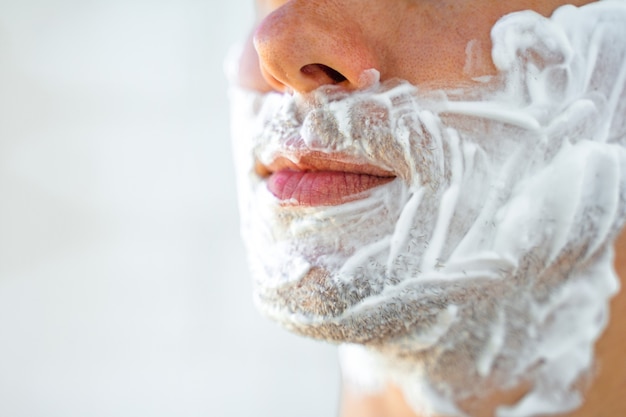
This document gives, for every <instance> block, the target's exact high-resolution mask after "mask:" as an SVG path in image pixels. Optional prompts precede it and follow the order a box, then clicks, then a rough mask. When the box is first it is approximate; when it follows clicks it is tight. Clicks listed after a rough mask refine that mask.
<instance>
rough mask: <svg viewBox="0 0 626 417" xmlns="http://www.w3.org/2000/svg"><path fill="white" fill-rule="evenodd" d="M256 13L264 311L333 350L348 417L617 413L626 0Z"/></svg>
mask: <svg viewBox="0 0 626 417" xmlns="http://www.w3.org/2000/svg"><path fill="white" fill-rule="evenodd" d="M257 10H258V15H259V16H258V21H257V22H256V27H255V29H254V31H253V34H252V35H251V37H250V39H249V41H248V42H247V43H246V45H244V46H243V47H242V48H241V53H240V54H239V57H240V58H239V59H238V61H237V68H236V69H235V70H234V72H235V73H236V74H235V75H234V76H233V83H234V84H235V87H234V88H233V91H232V113H233V137H234V145H233V149H234V154H235V158H236V164H237V173H238V188H239V197H240V208H241V215H242V234H243V237H244V241H245V243H246V246H247V250H248V254H249V261H250V267H251V272H252V277H253V280H254V283H255V300H256V303H257V306H258V307H259V309H260V310H261V311H262V312H263V313H264V314H266V315H267V316H269V317H270V318H272V319H274V320H276V321H278V322H279V323H281V324H282V325H284V326H285V327H286V328H288V329H290V330H292V331H294V332H296V333H299V334H302V335H305V336H309V337H313V338H317V339H322V340H327V341H330V342H333V343H337V344H339V345H340V348H339V349H340V351H339V354H340V363H341V368H342V376H343V385H344V387H343V393H342V406H341V410H340V415H341V416H342V417H352V416H357V417H370V416H372V417H373V416H386V417H387V416H388V417H400V416H402V417H404V416H420V417H424V416H453V417H457V416H472V417H483V416H498V417H532V416H543V415H557V416H570V417H571V416H593V415H599V416H607V417H619V416H622V415H626V397H624V396H623V395H622V394H623V393H624V392H626V353H625V348H624V346H625V344H626V294H624V293H623V292H619V288H620V285H621V284H623V283H626V281H625V280H626V232H625V233H622V234H621V237H620V233H621V231H622V229H623V226H624V222H625V221H626V2H625V1H622V0H601V1H595V2H594V1H587V0H579V1H562V0H544V1H531V0H510V1H492V0H474V1H470V0H467V1H465V0H441V1H420V0H318V1H310V0H289V1H284V0H277V1H270V0H258V1H257ZM620 277H621V282H620Z"/></svg>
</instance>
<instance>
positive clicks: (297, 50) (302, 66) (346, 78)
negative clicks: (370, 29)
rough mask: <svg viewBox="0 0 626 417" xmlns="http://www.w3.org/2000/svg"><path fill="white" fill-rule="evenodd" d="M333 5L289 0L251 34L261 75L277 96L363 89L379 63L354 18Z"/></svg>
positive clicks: (329, 0)
mask: <svg viewBox="0 0 626 417" xmlns="http://www.w3.org/2000/svg"><path fill="white" fill-rule="evenodd" d="M340 4H341V2H337V1H333V0H321V1H315V2H313V1H310V0H292V1H289V2H287V3H285V4H284V5H283V6H281V7H279V8H278V9H276V10H275V11H274V12H272V13H271V14H269V15H268V16H267V17H266V18H265V19H264V20H263V21H262V22H261V23H260V25H259V26H258V28H257V30H256V32H255V34H254V46H255V48H256V50H257V54H258V58H259V65H260V69H261V73H262V75H263V77H264V78H265V80H266V81H267V83H268V84H269V85H270V86H271V87H272V88H274V89H275V90H278V91H289V90H292V91H296V92H299V93H306V92H309V91H312V90H314V89H316V88H318V87H320V86H322V85H328V84H341V85H342V86H343V87H345V88H346V89H357V88H359V87H362V86H363V83H364V80H365V79H364V78H363V76H364V73H363V72H364V71H365V70H368V69H372V68H374V69H378V62H377V60H376V58H375V54H374V53H373V52H372V50H371V45H370V42H367V39H366V38H365V34H364V31H363V30H362V28H361V27H360V25H359V24H358V21H357V19H354V18H351V17H350V16H349V15H347V13H346V11H345V10H343V11H342V10H341V7H340Z"/></svg>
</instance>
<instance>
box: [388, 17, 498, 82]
mask: <svg viewBox="0 0 626 417" xmlns="http://www.w3.org/2000/svg"><path fill="white" fill-rule="evenodd" d="M442 19H444V16H441V15H435V16H433V17H432V18H429V19H425V18H420V19H412V20H409V19H407V20H405V22H406V24H405V25H404V27H403V28H402V31H401V35H400V36H399V37H396V38H395V39H394V40H388V41H387V44H388V45H391V48H392V50H393V53H392V54H391V56H392V59H391V60H390V61H389V62H390V64H391V66H390V67H389V68H388V72H389V74H393V76H395V77H399V78H404V79H406V80H408V81H409V82H411V83H412V84H414V85H423V84H428V85H431V86H434V87H451V86H458V85H459V84H463V83H465V82H471V81H472V79H473V78H475V77H480V76H488V75H494V74H496V69H495V67H494V65H493V62H492V59H491V39H490V32H491V28H492V27H493V24H494V23H495V21H496V20H497V16H475V13H471V14H468V12H467V11H466V10H463V11H462V12H459V14H455V15H452V16H447V17H446V18H445V22H446V24H445V25H444V24H441V21H442Z"/></svg>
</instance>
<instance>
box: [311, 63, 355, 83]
mask: <svg viewBox="0 0 626 417" xmlns="http://www.w3.org/2000/svg"><path fill="white" fill-rule="evenodd" d="M300 72H302V73H303V74H305V75H308V76H312V77H313V78H318V77H320V76H321V75H324V76H326V77H327V78H329V79H330V80H332V82H333V84H339V83H341V82H343V81H346V80H347V78H346V77H344V76H343V75H342V74H341V73H340V72H339V71H337V70H334V69H332V68H331V67H329V66H327V65H324V64H308V65H305V66H303V67H302V68H300Z"/></svg>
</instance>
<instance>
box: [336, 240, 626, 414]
mask: <svg viewBox="0 0 626 417" xmlns="http://www.w3.org/2000/svg"><path fill="white" fill-rule="evenodd" d="M615 254H616V256H615V270H616V272H617V275H618V276H619V277H620V278H621V280H622V286H624V285H626V229H625V230H624V231H623V232H622V234H621V236H620V238H619V239H618V240H617V242H616V244H615ZM624 346H626V291H621V292H620V293H619V294H618V295H617V296H615V297H614V298H613V300H612V301H611V309H610V320H609V324H608V327H607V328H606V330H605V331H604V333H603V334H602V336H601V337H600V339H599V340H598V342H597V344H596V349H595V357H596V367H595V370H594V374H593V377H592V379H591V381H590V385H589V388H588V389H587V390H586V391H585V400H584V403H583V405H582V406H581V407H580V408H579V409H577V410H575V411H573V412H571V413H568V414H563V415H561V417H589V416H594V415H597V416H626V396H624V393H625V392H626V360H624ZM526 389H527V387H524V388H519V389H517V390H513V391H509V392H496V393H492V394H491V395H487V396H485V397H483V398H480V399H479V400H477V401H475V402H471V403H469V405H468V406H467V407H464V408H466V411H467V412H468V413H469V414H470V415H471V416H472V417H492V416H494V410H495V408H496V407H497V406H498V405H503V404H513V403H515V402H517V401H518V400H519V399H520V398H521V397H522V396H523V395H524V393H525V391H526ZM340 416H341V417H379V416H386V417H433V416H421V415H419V414H416V413H415V412H414V411H413V410H412V409H411V407H409V406H408V404H407V403H406V401H405V400H404V397H403V394H402V391H401V390H400V389H399V388H397V387H396V386H394V385H391V384H390V385H387V386H386V387H384V388H383V389H382V390H380V391H376V392H375V393H367V394H363V393H361V392H358V391H356V390H353V389H352V388H351V387H349V386H345V387H344V390H343V392H342V401H341V410H340Z"/></svg>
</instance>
